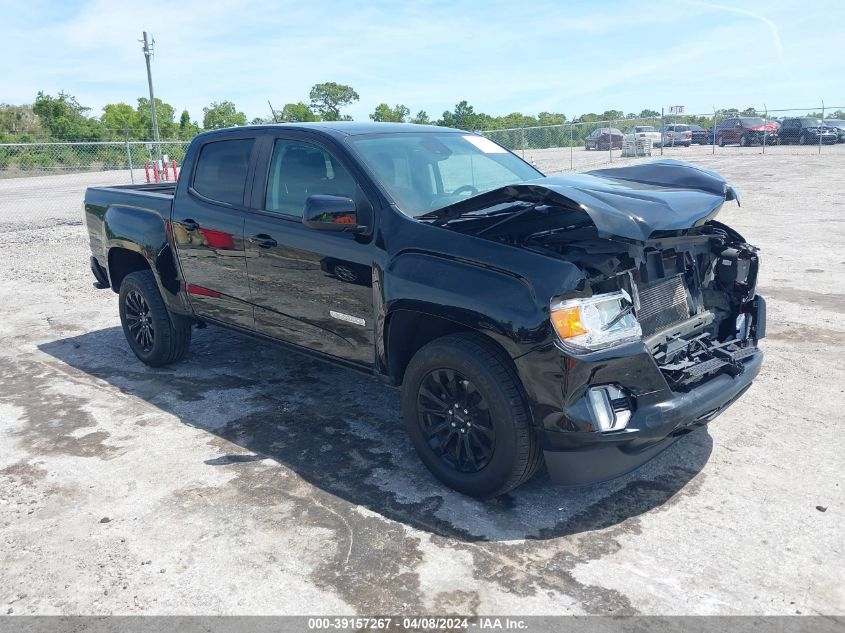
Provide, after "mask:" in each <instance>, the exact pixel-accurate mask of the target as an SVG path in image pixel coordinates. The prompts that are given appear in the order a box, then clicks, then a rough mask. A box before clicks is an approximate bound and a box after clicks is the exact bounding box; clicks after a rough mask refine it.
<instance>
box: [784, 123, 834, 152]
mask: <svg viewBox="0 0 845 633" xmlns="http://www.w3.org/2000/svg"><path fill="white" fill-rule="evenodd" d="M780 138H781V142H782V143H798V144H799V145H814V144H816V145H817V144H818V143H819V140H821V142H822V143H829V144H833V143H836V141H837V140H838V138H839V135H838V134H837V132H836V130H835V128H832V127H828V126H827V125H823V124H822V121H821V119H817V118H816V117H811V116H802V117H793V118H790V119H784V120H783V125H782V126H781V128H780Z"/></svg>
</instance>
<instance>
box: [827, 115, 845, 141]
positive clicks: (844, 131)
mask: <svg viewBox="0 0 845 633" xmlns="http://www.w3.org/2000/svg"><path fill="white" fill-rule="evenodd" d="M824 124H825V125H826V126H827V127H830V128H833V130H834V131H835V132H836V141H837V142H838V143H845V119H825V122H824Z"/></svg>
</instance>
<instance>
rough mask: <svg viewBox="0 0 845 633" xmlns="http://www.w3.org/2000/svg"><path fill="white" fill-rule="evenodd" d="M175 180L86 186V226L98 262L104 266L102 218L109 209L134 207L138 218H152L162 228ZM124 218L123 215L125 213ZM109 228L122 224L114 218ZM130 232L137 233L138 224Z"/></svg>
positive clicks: (104, 234) (103, 226) (174, 188)
mask: <svg viewBox="0 0 845 633" xmlns="http://www.w3.org/2000/svg"><path fill="white" fill-rule="evenodd" d="M175 193H176V183H173V182H166V183H151V184H140V185H117V186H113V187H88V189H87V190H86V191H85V225H86V227H87V229H88V237H89V240H90V243H91V251H92V255H93V256H94V258H95V259H96V260H97V264H98V265H99V266H100V267H101V268H104V267H105V266H106V263H107V253H106V239H107V238H106V230H105V218H106V215H107V214H108V213H109V209H113V208H119V209H120V210H121V212H123V211H126V210H127V209H137V210H138V211H139V212H140V214H138V215H136V217H137V218H140V219H143V218H145V217H146V218H149V219H152V218H153V217H155V216H158V218H156V219H155V221H154V224H155V225H157V226H159V227H161V226H162V223H164V222H167V221H168V220H169V219H170V210H171V206H172V203H173V196H174V194H175ZM124 217H126V216H125V215H124ZM111 225H112V226H111V228H112V230H114V229H116V228H117V227H121V226H122V222H121V221H119V220H118V219H117V218H113V221H112V222H111ZM132 231H134V232H137V231H138V226H134V228H133V229H132Z"/></svg>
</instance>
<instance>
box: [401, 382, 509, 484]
mask: <svg viewBox="0 0 845 633" xmlns="http://www.w3.org/2000/svg"><path fill="white" fill-rule="evenodd" d="M417 411H418V413H419V419H418V421H419V425H420V430H421V431H422V434H423V437H424V438H425V439H426V441H427V442H428V445H429V447H430V448H431V450H432V451H434V453H435V455H437V456H438V458H439V459H440V461H442V462H443V463H444V464H445V465H446V466H448V467H449V468H452V469H454V470H457V471H459V472H462V473H476V472H478V471H480V470H482V469H483V468H484V467H485V466H487V464H489V463H490V460H491V459H492V457H493V451H494V450H495V447H496V431H495V429H494V428H493V423H492V420H491V417H490V407H489V405H488V404H487V401H486V400H485V399H484V396H483V395H482V394H481V392H479V391H478V389H477V388H476V387H475V385H473V384H472V382H471V381H470V380H468V379H467V378H466V377H465V376H464V375H463V374H461V373H460V372H457V371H455V370H453V369H437V370H434V371H432V372H429V374H428V375H426V377H425V378H423V381H422V383H421V384H420V387H419V391H418V394H417Z"/></svg>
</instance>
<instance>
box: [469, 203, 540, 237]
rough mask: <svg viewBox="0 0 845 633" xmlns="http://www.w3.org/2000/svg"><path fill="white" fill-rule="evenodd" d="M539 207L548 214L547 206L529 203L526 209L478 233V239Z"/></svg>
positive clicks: (476, 234)
mask: <svg viewBox="0 0 845 633" xmlns="http://www.w3.org/2000/svg"><path fill="white" fill-rule="evenodd" d="M538 207H542V208H543V210H544V213H547V212H548V209H549V207H548V206H546V205H540V204H539V203H536V202H535V203H533V204H531V203H529V204H528V206H526V207H525V208H524V209H520V210H519V211H516V212H515V213H511V214H510V215H509V216H507V217H505V218H502V219H501V220H499V221H498V222H494V223H493V224H491V225H490V226H485V227H484V228H483V229H481V230H480V231H478V232H476V233H475V236H476V237H478V236H479V235H484V234H485V233H487V232H488V231H492V230H493V229H495V228H496V227H497V226H501V225H503V224H506V223H508V222H510V221H511V220H515V219H516V218H518V217H520V216H521V215H525V214H526V213H528V212H530V211H533V210H534V209H537V208H538Z"/></svg>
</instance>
